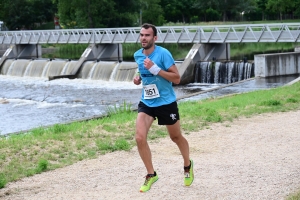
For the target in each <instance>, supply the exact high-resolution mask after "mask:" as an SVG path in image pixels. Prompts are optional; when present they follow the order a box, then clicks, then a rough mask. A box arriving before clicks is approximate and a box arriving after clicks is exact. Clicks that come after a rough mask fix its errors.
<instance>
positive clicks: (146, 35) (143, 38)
mask: <svg viewBox="0 0 300 200" xmlns="http://www.w3.org/2000/svg"><path fill="white" fill-rule="evenodd" d="M156 39H157V36H153V30H152V28H148V29H145V28H142V29H141V31H140V42H141V44H142V47H143V48H144V49H146V50H147V49H150V48H151V47H153V45H154V42H155V41H156Z"/></svg>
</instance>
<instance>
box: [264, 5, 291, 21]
mask: <svg viewBox="0 0 300 200" xmlns="http://www.w3.org/2000/svg"><path fill="white" fill-rule="evenodd" d="M294 3H295V2H294V0H268V2H267V5H266V8H267V9H269V10H271V11H274V12H278V13H279V17H280V20H281V21H282V15H283V14H284V13H286V12H288V11H291V9H292V8H293V7H294Z"/></svg>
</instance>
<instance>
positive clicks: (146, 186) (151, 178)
mask: <svg viewBox="0 0 300 200" xmlns="http://www.w3.org/2000/svg"><path fill="white" fill-rule="evenodd" d="M154 173H155V176H153V175H152V176H150V175H149V174H148V175H147V176H146V177H145V178H146V180H145V183H144V184H143V185H142V186H141V188H140V192H147V191H148V190H150V189H151V186H152V184H153V183H155V182H156V181H157V180H158V175H157V173H156V172H154Z"/></svg>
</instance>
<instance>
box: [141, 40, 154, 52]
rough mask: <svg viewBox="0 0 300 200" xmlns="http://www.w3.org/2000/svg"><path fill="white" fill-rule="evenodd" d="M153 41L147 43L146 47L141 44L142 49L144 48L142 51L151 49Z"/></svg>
mask: <svg viewBox="0 0 300 200" xmlns="http://www.w3.org/2000/svg"><path fill="white" fill-rule="evenodd" d="M153 44H154V43H153V41H149V42H148V43H147V44H146V45H144V46H143V44H142V47H143V48H144V49H146V50H147V49H150V48H151V47H153Z"/></svg>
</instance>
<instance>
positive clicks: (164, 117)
mask: <svg viewBox="0 0 300 200" xmlns="http://www.w3.org/2000/svg"><path fill="white" fill-rule="evenodd" d="M138 112H143V113H146V114H147V115H149V116H152V117H153V118H154V120H155V119H156V118H157V119H158V125H173V124H175V123H176V122H177V120H179V119H180V118H179V112H178V106H177V102H176V101H174V102H173V103H170V104H168V105H163V106H158V107H149V106H147V105H146V104H144V103H143V102H141V101H140V103H139V105H138Z"/></svg>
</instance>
